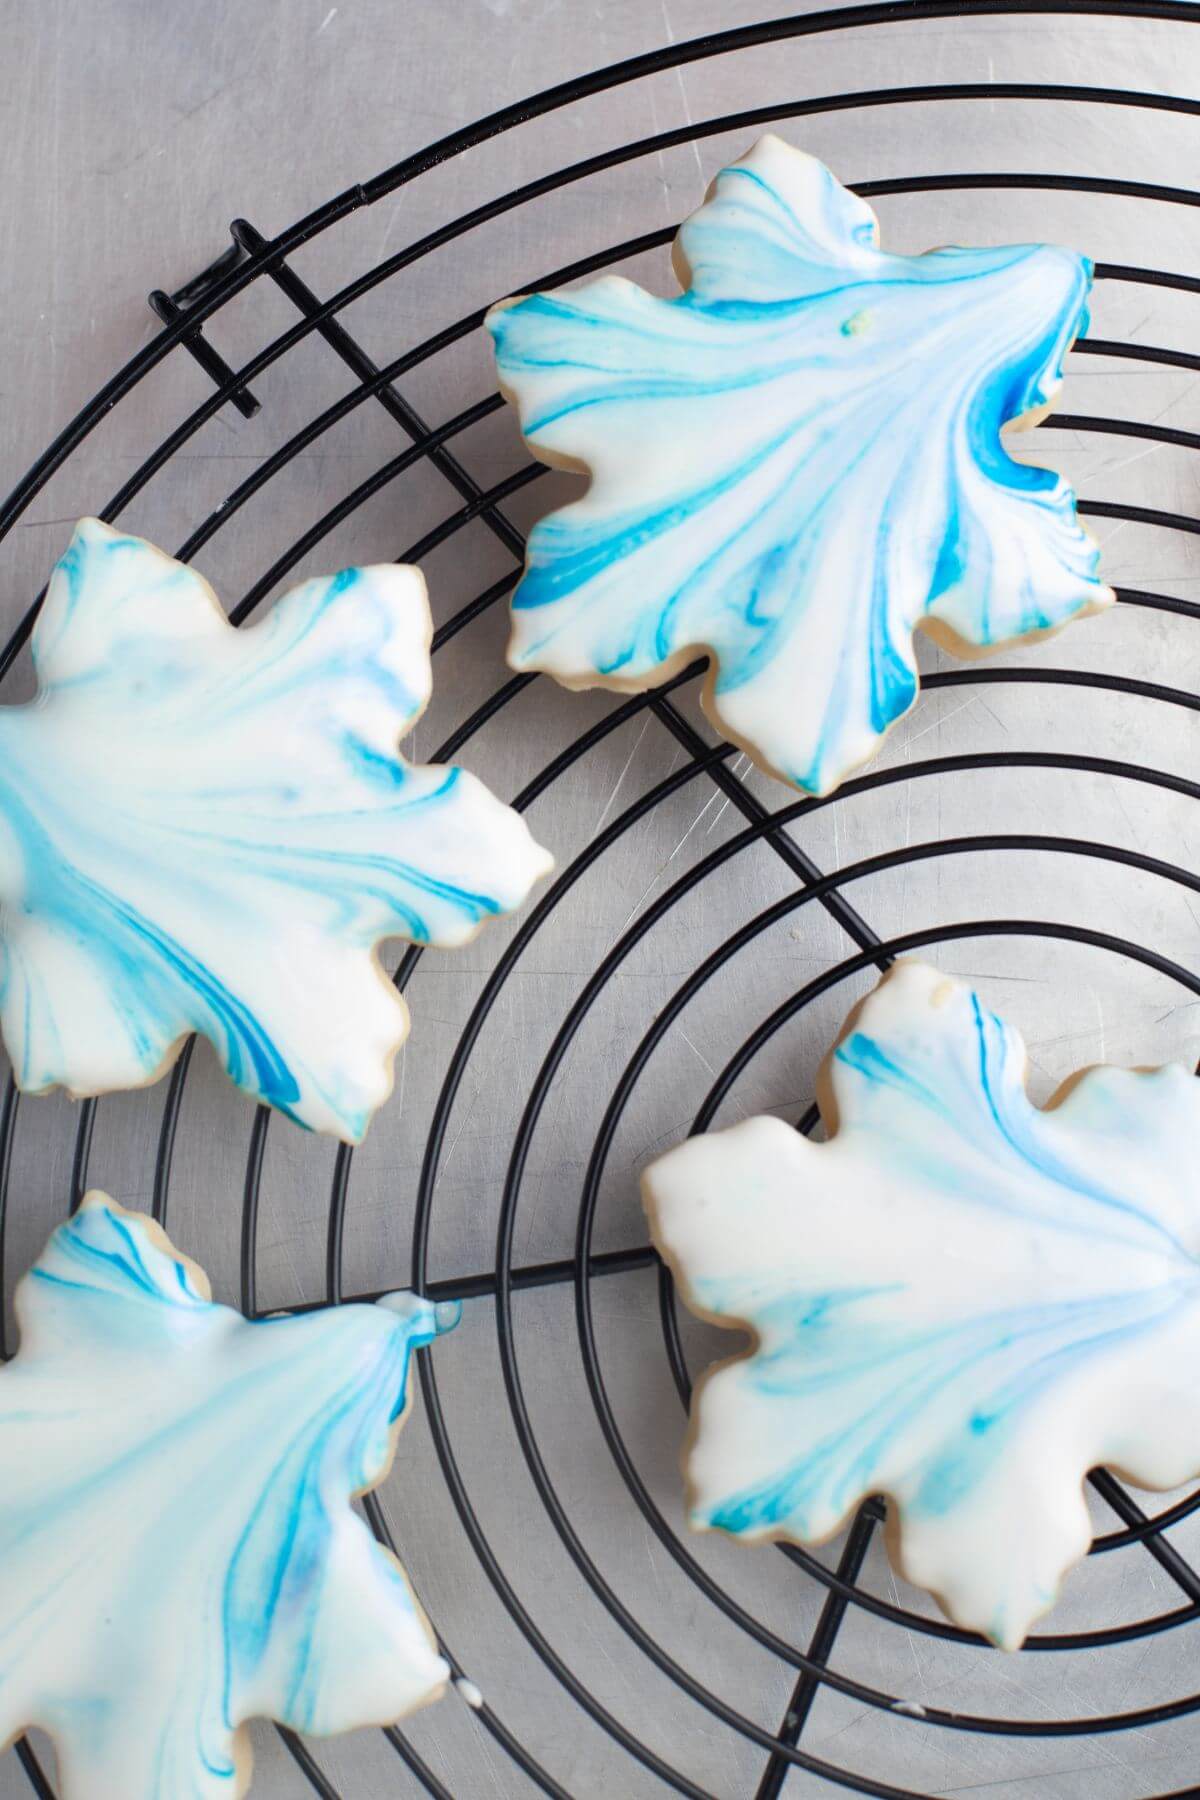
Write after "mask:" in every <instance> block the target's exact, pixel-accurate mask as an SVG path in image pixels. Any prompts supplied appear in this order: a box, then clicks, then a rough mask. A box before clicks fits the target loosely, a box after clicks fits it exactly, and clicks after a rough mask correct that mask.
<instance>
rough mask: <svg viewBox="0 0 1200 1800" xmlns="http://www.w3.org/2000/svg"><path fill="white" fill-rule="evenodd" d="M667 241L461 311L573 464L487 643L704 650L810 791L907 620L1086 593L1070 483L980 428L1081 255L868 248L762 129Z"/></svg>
mask: <svg viewBox="0 0 1200 1800" xmlns="http://www.w3.org/2000/svg"><path fill="white" fill-rule="evenodd" d="M675 262H676V269H677V272H678V274H679V277H680V281H681V283H682V284H683V285H684V286H685V288H686V290H687V291H686V292H685V293H684V294H683V295H682V296H680V297H679V298H678V299H675V300H660V299H656V298H655V297H654V296H653V295H651V294H648V293H646V292H644V291H643V290H642V289H641V288H638V287H635V286H634V285H633V284H632V283H631V282H629V281H626V280H624V279H622V278H620V277H617V276H612V275H606V276H602V277H601V278H600V279H599V280H595V281H590V282H587V283H585V284H583V285H582V286H580V287H576V288H569V289H565V290H563V291H562V292H561V293H554V294H534V295H531V296H529V297H527V298H524V299H518V300H515V301H508V302H505V303H503V304H502V305H501V306H498V307H496V308H494V309H493V310H492V312H491V313H490V314H489V316H488V326H489V329H490V331H491V333H492V336H493V338H494V339H495V345H496V360H497V365H498V369H499V375H500V384H501V386H502V388H503V389H504V391H505V393H506V394H507V395H508V396H509V398H510V399H511V400H513V401H515V403H516V405H517V407H518V409H519V414H520V423H521V429H522V431H523V433H524V435H525V437H526V439H527V440H528V442H529V445H530V447H531V448H532V449H533V450H534V452H535V453H536V454H537V455H538V456H539V457H541V459H542V460H543V461H544V462H548V463H554V464H560V465H563V466H566V467H568V468H575V469H581V470H584V471H588V472H590V474H591V478H592V479H591V485H590V486H589V488H588V490H587V492H586V494H584V496H583V497H582V498H581V499H579V500H576V501H574V502H572V503H571V504H570V505H568V506H564V507H562V508H561V509H560V510H559V511H557V512H554V513H551V514H550V516H549V517H548V518H545V519H542V520H541V521H540V523H539V524H538V525H537V526H535V528H534V530H533V533H532V535H531V537H530V540H529V550H528V559H527V566H526V571H525V576H524V579H523V580H522V582H521V584H520V586H519V587H518V588H517V590H516V592H515V594H514V596H513V614H512V617H513V633H512V640H511V644H510V648H509V660H510V662H511V663H512V665H513V667H514V668H516V669H543V670H546V671H547V672H548V673H550V674H552V675H553V676H555V677H556V678H557V679H558V680H559V681H561V682H563V683H564V684H565V685H566V686H568V687H593V686H596V685H606V686H611V687H615V688H619V689H622V690H626V691H639V690H641V689H643V688H647V687H650V686H652V685H654V684H655V683H656V682H659V681H662V680H664V679H665V678H666V677H667V676H669V675H670V674H672V673H673V672H675V671H676V670H678V669H680V668H682V667H683V666H684V665H685V664H686V663H687V662H688V661H689V660H690V659H691V658H692V657H693V656H694V655H695V654H696V653H697V652H698V651H701V650H704V651H707V652H708V653H709V655H710V657H711V659H712V668H711V671H710V677H709V683H708V689H707V693H706V696H705V704H706V706H707V709H708V712H709V714H710V716H711V718H712V720H713V723H714V724H715V725H716V726H717V727H718V728H719V729H720V730H721V731H722V732H724V733H725V734H726V735H727V736H728V737H731V738H733V739H734V740H735V741H736V742H738V743H739V744H741V745H743V746H744V747H745V749H747V750H748V751H749V752H750V754H751V755H752V756H753V757H754V759H755V761H756V762H758V763H759V764H760V765H761V766H762V767H763V768H765V769H768V770H769V771H771V772H772V773H775V774H777V775H780V776H782V777H783V778H784V779H785V780H788V781H792V782H795V783H796V784H797V785H798V786H799V787H801V788H805V789H807V790H808V791H809V792H812V793H827V792H828V791H829V790H830V789H831V788H834V787H836V786H837V784H838V783H839V782H840V781H841V780H842V779H843V777H844V776H845V775H846V774H847V773H848V772H849V771H850V770H851V769H853V768H854V767H856V765H858V764H859V763H861V762H863V761H864V760H865V759H866V758H867V757H869V756H870V755H871V754H872V753H873V752H874V751H875V749H876V748H877V746H878V744H879V741H880V739H881V737H882V735H883V733H884V732H885V731H886V730H887V728H888V726H889V725H891V724H892V723H894V721H895V720H896V719H898V718H899V717H900V715H901V714H902V713H904V712H905V711H906V710H907V709H908V707H910V706H911V705H912V703H913V701H914V699H915V698H916V693H917V666H916V658H915V654H914V650H913V642H912V636H913V631H914V628H915V627H916V626H917V625H918V624H921V625H923V626H924V627H925V629H926V630H927V631H929V632H930V633H931V634H932V635H934V636H935V637H937V638H938V639H939V640H940V641H944V642H945V643H947V644H948V645H949V646H950V647H951V648H953V649H955V650H957V651H958V652H959V653H960V654H964V655H977V654H980V653H982V652H984V651H988V650H993V649H995V648H996V647H997V646H999V645H1001V644H1004V643H1010V642H1012V641H1013V640H1014V639H1018V638H1025V637H1031V636H1034V635H1037V634H1040V633H1043V632H1047V631H1053V630H1056V629H1057V628H1058V627H1059V626H1061V625H1063V624H1065V623H1066V621H1067V620H1069V619H1072V618H1074V617H1076V616H1078V615H1079V614H1081V613H1085V612H1091V611H1095V610H1096V609H1098V608H1100V607H1103V606H1106V605H1108V604H1109V603H1110V602H1111V600H1112V594H1111V592H1110V591H1109V589H1107V588H1106V587H1104V586H1102V584H1101V583H1100V581H1099V580H1098V578H1097V574H1096V566H1097V561H1098V551H1097V549H1096V546H1095V544H1094V543H1093V542H1092V540H1091V539H1090V538H1089V537H1087V536H1086V535H1085V534H1084V532H1083V531H1082V530H1081V529H1080V526H1079V523H1078V520H1077V518H1076V513H1075V498H1074V495H1073V494H1072V492H1071V490H1070V488H1069V487H1068V486H1067V485H1066V483H1065V482H1064V481H1063V480H1061V479H1060V477H1058V476H1057V475H1054V474H1052V473H1051V472H1050V471H1049V470H1046V469H1038V468H1029V467H1024V466H1022V465H1021V464H1019V463H1016V462H1014V461H1013V460H1012V459H1011V457H1009V455H1008V454H1007V452H1006V451H1005V450H1004V448H1003V447H1002V445H1001V441H1000V427H1001V426H1002V425H1003V424H1005V422H1006V421H1010V420H1014V419H1018V418H1021V417H1027V418H1028V420H1029V421H1030V422H1032V420H1033V418H1035V417H1037V416H1040V415H1041V414H1042V413H1044V412H1045V411H1046V410H1047V409H1048V408H1049V406H1050V405H1051V404H1052V403H1053V401H1054V398H1055V396H1056V393H1057V391H1058V387H1059V384H1060V381H1061V377H1062V361H1063V356H1064V354H1065V352H1066V351H1067V349H1068V348H1069V346H1070V344H1071V342H1072V340H1073V339H1074V338H1075V336H1076V334H1077V333H1078V332H1079V331H1080V329H1081V328H1082V323H1083V320H1084V318H1085V306H1086V300H1087V294H1088V288H1089V284H1090V281H1091V265H1090V263H1088V262H1087V260H1086V259H1085V258H1083V257H1081V256H1077V255H1075V254H1074V253H1073V252H1071V251H1068V250H1062V249H1056V248H1053V247H1050V246H1047V245H1028V244H1022V245H1010V246H1007V247H1004V248H1000V249H947V250H933V251H929V252H928V253H927V254H925V255H924V256H893V255H888V254H886V253H885V252H883V251H881V250H879V249H877V248H876V221H875V218H874V215H873V214H872V212H871V210H870V208H869V207H868V206H866V204H865V203H864V202H863V201H861V200H859V199H857V198H856V197H855V196H854V195H853V194H851V193H849V192H848V191H847V190H846V189H845V188H843V187H841V186H840V185H839V183H838V182H837V181H836V180H835V179H834V177H833V176H832V175H831V174H830V173H829V171H828V170H827V169H826V168H824V167H823V166H822V164H820V163H819V162H817V161H815V160H814V159H813V158H812V157H810V156H806V155H804V154H802V153H801V152H800V151H798V150H794V149H792V148H791V147H790V146H789V145H787V144H785V143H783V142H782V141H781V140H780V139H779V138H776V137H765V138H763V139H761V140H760V142H759V143H757V144H756V145H755V146H754V148H753V149H752V150H751V151H750V152H749V154H748V155H746V156H745V157H743V158H742V160H741V161H740V162H737V163H734V164H733V166H732V167H730V168H727V169H725V170H723V171H722V173H721V174H720V175H718V177H717V179H716V181H715V183H714V184H713V187H712V189H711V190H710V194H709V198H708V199H707V201H706V202H705V204H704V205H703V206H702V207H701V208H700V210H699V211H698V212H697V213H695V214H694V215H693V216H692V218H690V219H689V220H688V221H687V222H686V224H685V225H684V226H683V228H682V230H681V231H680V234H679V237H678V239H677V240H676V246H675Z"/></svg>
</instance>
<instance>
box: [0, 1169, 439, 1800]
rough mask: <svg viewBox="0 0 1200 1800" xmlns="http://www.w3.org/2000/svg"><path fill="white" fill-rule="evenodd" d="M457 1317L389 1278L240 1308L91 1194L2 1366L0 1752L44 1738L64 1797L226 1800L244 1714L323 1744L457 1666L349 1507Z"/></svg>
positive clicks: (140, 1225)
mask: <svg viewBox="0 0 1200 1800" xmlns="http://www.w3.org/2000/svg"><path fill="white" fill-rule="evenodd" d="M456 1316H457V1312H456V1309H454V1308H450V1309H448V1310H447V1309H443V1308H435V1307H434V1306H433V1305H431V1304H430V1303H429V1302H428V1301H425V1300H421V1299H418V1298H417V1297H416V1296H415V1295H413V1294H396V1295H392V1296H390V1297H389V1298H388V1299H386V1300H383V1301H381V1302H380V1303H379V1304H378V1305H377V1306H342V1307H335V1308H331V1309H329V1310H328V1311H325V1312H314V1313H309V1314H308V1315H306V1316H304V1317H295V1318H277V1319H261V1320H257V1321H253V1322H250V1321H247V1320H245V1319H243V1318H242V1317H241V1316H240V1314H238V1313H235V1312H231V1311H230V1310H229V1308H228V1307H224V1306H216V1305H214V1304H212V1302H211V1301H210V1299H209V1289H208V1283H207V1281H206V1280H205V1278H204V1275H203V1273H202V1272H201V1271H200V1270H199V1269H198V1268H196V1266H195V1265H194V1264H193V1263H190V1262H188V1261H187V1260H186V1259H185V1258H183V1257H181V1256H180V1255H179V1254H178V1253H177V1252H176V1251H175V1250H174V1249H173V1248H172V1246H171V1244H170V1242H169V1241H168V1239H167V1238H166V1236H165V1234H164V1233H163V1232H162V1231H161V1230H160V1229H159V1227H157V1226H156V1225H154V1224H153V1223H152V1222H151V1221H150V1220H149V1219H147V1218H144V1217H142V1216H141V1215H139V1214H135V1213H127V1212H125V1211H124V1210H123V1209H122V1208H121V1207H119V1206H116V1205H114V1203H113V1202H112V1201H111V1200H109V1199H108V1198H107V1197H106V1196H104V1195H102V1194H92V1195H89V1196H88V1198H87V1199H86V1200H85V1201H84V1203H83V1205H82V1207H81V1208H80V1210H79V1212H77V1213H76V1214H75V1216H74V1218H72V1219H71V1220H69V1221H68V1222H67V1223H66V1224H65V1225H61V1226H60V1227H59V1228H58V1230H57V1231H56V1232H55V1233H54V1235H53V1236H52V1237H51V1239H50V1241H49V1243H48V1245H47V1246H46V1249H45V1250H44V1251H43V1252H42V1255H41V1256H40V1257H39V1258H38V1261H37V1262H36V1263H35V1264H34V1266H33V1268H32V1270H31V1271H30V1273H29V1274H28V1275H27V1276H26V1277H25V1279H24V1281H23V1282H22V1283H21V1285H20V1287H19V1288H18V1290H17V1318H18V1323H19V1325H20V1330H21V1347H20V1350H19V1352H18V1354H17V1355H16V1357H14V1359H13V1360H12V1362H11V1363H9V1364H8V1366H7V1367H6V1368H4V1369H3V1370H0V1466H2V1468H3V1480H0V1744H3V1743H4V1741H5V1740H6V1739H7V1738H9V1737H11V1736H13V1735H15V1733H16V1732H18V1731H19V1730H21V1729H23V1728H25V1727H27V1726H30V1725H39V1726H41V1727H43V1728H44V1729H45V1730H46V1731H48V1732H49V1733H50V1734H51V1736H52V1737H53V1739H54V1742H55V1747H56V1749H57V1752H58V1762H59V1776H60V1783H61V1786H60V1792H61V1794H62V1796H63V1800H167V1797H168V1796H170V1797H171V1800H177V1797H178V1800H182V1797H183V1796H185V1795H186V1796H187V1797H188V1800H234V1797H235V1796H238V1795H241V1794H243V1793H244V1792H245V1790H246V1786H247V1784H248V1782H249V1777H250V1757H249V1744H248V1742H247V1740H246V1735H245V1733H244V1731H243V1730H242V1726H243V1725H244V1723H245V1721H247V1720H249V1719H251V1718H273V1719H278V1720H279V1721H280V1722H281V1723H283V1724H287V1725H291V1726H293V1727H294V1728H295V1729H296V1730H297V1731H304V1732H310V1733H313V1734H315V1735H318V1736H324V1735H327V1734H329V1733H332V1732H336V1731H346V1730H349V1729H351V1728H352V1727H355V1726H359V1725H367V1724H383V1723H388V1722H391V1721H392V1720H395V1719H397V1718H399V1717H400V1716H401V1715H402V1714H404V1713H406V1712H409V1711H411V1710H412V1709H413V1708H414V1707H416V1706H421V1705H423V1704H424V1703H425V1702H426V1701H428V1700H432V1699H434V1698H436V1696H437V1695H438V1694H439V1693H440V1692H441V1690H442V1688H443V1687H444V1686H445V1683H446V1681H447V1678H448V1676H449V1673H450V1671H449V1669H448V1667H447V1665H446V1663H445V1662H444V1661H443V1659H442V1657H441V1656H439V1654H438V1652H437V1646H436V1644H435V1642H434V1639H433V1634H432V1632H431V1630H430V1628H429V1625H428V1623H427V1621H426V1619H425V1617H424V1614H423V1613H422V1612H421V1609H420V1607H419V1606H418V1605H417V1602H416V1601H415V1600H414V1598H413V1596H412V1593H411V1591H410V1589H409V1586H408V1583H407V1580H406V1578H405V1576H404V1573H403V1571H402V1570H401V1568H400V1566H399V1564H398V1563H397V1562H396V1561H395V1559H394V1558H392V1557H391V1556H389V1555H388V1554H387V1552H385V1551H384V1550H383V1549H382V1548H381V1547H380V1546H379V1545H378V1544H377V1543H376V1542H375V1540H374V1538H373V1537H372V1536H371V1534H370V1532H369V1531H368V1530H367V1527H366V1525H365V1524H364V1523H363V1521H362V1520H361V1519H360V1518H359V1517H358V1516H357V1514H356V1513H355V1512H354V1511H353V1510H352V1509H351V1506H350V1499H351V1496H352V1495H354V1494H356V1493H361V1492H363V1491H365V1490H366V1489H368V1488H372V1487H375V1486H376V1485H377V1484H378V1483H379V1482H380V1481H382V1479H383V1477H384V1475H385V1473H386V1472H387V1468H388V1465H389V1463H390V1462H391V1459H392V1454H393V1450H394V1448H395V1440H396V1434H397V1432H398V1430H399V1427H400V1424H401V1421H402V1419H403V1415H404V1409H405V1390H406V1385H407V1380H408V1363H409V1353H410V1351H411V1350H412V1348H413V1347H414V1346H416V1345H419V1344H426V1343H428V1342H429V1341H430V1339H431V1338H433V1337H434V1336H435V1335H436V1334H437V1333H438V1332H439V1331H444V1330H447V1329H448V1328H449V1327H450V1326H451V1325H452V1324H453V1323H454V1322H455V1319H456Z"/></svg>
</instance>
